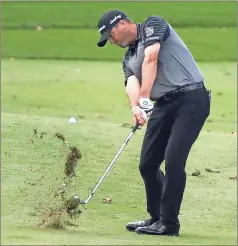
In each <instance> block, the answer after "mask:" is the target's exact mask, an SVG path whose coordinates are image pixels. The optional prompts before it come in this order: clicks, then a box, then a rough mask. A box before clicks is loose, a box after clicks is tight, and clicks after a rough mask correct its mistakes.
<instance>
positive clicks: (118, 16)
mask: <svg viewBox="0 0 238 246" xmlns="http://www.w3.org/2000/svg"><path fill="white" fill-rule="evenodd" d="M117 19H121V15H117V16H115V17H114V18H113V19H112V20H111V21H110V24H112V23H113V22H115V21H116V20H117Z"/></svg>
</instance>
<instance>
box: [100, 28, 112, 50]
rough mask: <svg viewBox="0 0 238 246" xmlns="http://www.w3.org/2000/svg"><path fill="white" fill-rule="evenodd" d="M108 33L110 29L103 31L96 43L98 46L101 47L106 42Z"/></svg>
mask: <svg viewBox="0 0 238 246" xmlns="http://www.w3.org/2000/svg"><path fill="white" fill-rule="evenodd" d="M110 33H111V30H107V31H106V32H104V33H103V35H102V36H101V37H100V39H99V41H98V43H97V46H98V47H103V46H104V45H105V44H106V43H107V40H108V37H109V35H110Z"/></svg>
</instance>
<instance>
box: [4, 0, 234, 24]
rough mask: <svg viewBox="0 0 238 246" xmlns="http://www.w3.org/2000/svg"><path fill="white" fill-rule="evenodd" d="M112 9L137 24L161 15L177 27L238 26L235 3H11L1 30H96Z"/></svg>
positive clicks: (5, 6)
mask: <svg viewBox="0 0 238 246" xmlns="http://www.w3.org/2000/svg"><path fill="white" fill-rule="evenodd" d="M109 9H120V10H122V11H125V12H126V13H127V14H128V15H129V17H130V18H131V19H132V20H133V21H136V22H143V21H144V20H145V19H146V18H147V17H148V16H149V15H160V16H161V17H163V18H165V19H167V21H169V22H170V23H171V24H172V25H173V26H176V27H193V26H200V27H236V3H235V2H150V3H149V4H148V3H146V2H125V1H124V2H111V3H110V2H47V1H44V2H21V3H18V2H8V1H4V2H3V3H2V28H3V29H5V28H32V27H34V26H36V25H42V26H43V27H45V28H52V27H53V28H62V27H67V28H93V29H94V28H96V26H97V22H98V19H99V17H100V16H101V14H102V13H103V12H105V11H107V10H109Z"/></svg>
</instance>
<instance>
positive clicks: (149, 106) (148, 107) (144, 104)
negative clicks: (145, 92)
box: [139, 97, 154, 118]
mask: <svg viewBox="0 0 238 246" xmlns="http://www.w3.org/2000/svg"><path fill="white" fill-rule="evenodd" d="M139 106H140V108H141V109H142V110H143V111H144V112H145V113H146V115H147V118H149V117H150V115H151V113H152V110H153V108H154V105H153V103H152V102H151V101H150V99H149V98H148V97H142V98H140V99H139Z"/></svg>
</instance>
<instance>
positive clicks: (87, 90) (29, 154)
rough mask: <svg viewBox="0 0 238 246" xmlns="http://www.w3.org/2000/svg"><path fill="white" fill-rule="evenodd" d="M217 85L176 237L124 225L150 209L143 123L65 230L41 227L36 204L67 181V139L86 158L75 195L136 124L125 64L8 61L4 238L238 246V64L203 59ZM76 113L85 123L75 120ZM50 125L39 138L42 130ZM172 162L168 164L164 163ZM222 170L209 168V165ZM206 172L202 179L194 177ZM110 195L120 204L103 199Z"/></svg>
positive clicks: (84, 191) (191, 163)
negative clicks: (142, 159)
mask: <svg viewBox="0 0 238 246" xmlns="http://www.w3.org/2000/svg"><path fill="white" fill-rule="evenodd" d="M198 65H199V67H200V68H201V71H202V72H203V74H204V76H205V82H206V85H207V87H208V88H209V89H211V90H212V106H211V115H210V116H209V118H208V120H207V122H206V124H205V126H204V129H203V131H202V132H201V134H200V136H199V138H198V140H197V142H196V143H195V144H194V146H193V148H192V150H191V154H190V156H189V159H188V162H187V169H186V171H187V187H186V192H185V195H184V201H183V204H182V208H181V213H180V221H181V232H180V233H181V236H180V237H178V238H174V237H173V238H171V237H157V236H148V235H137V234H135V233H131V232H128V231H126V229H125V224H126V223H128V222H129V221H132V220H138V219H144V218H146V217H147V213H146V211H145V203H146V201H145V193H144V186H143V181H142V179H141V177H140V174H139V170H138V161H139V156H140V148H141V142H142V139H143V135H144V131H145V127H144V128H142V129H141V130H138V131H137V132H136V134H135V136H134V137H133V138H132V139H131V141H130V142H129V143H128V145H127V147H126V148H125V150H124V151H123V152H122V154H121V156H120V157H119V159H118V161H117V163H116V164H115V166H114V167H113V168H112V170H111V171H110V173H109V175H108V176H107V177H106V179H105V180H104V182H103V183H102V185H101V186H100V188H99V189H98V191H97V192H96V194H95V196H94V197H93V198H92V200H91V201H90V203H89V204H88V205H86V206H85V207H82V214H81V215H80V216H79V217H78V218H77V220H75V221H74V220H73V221H72V222H73V223H74V224H75V226H72V225H71V226H70V225H68V226H67V227H66V229H65V230H53V229H42V228H39V227H37V222H38V221H39V219H40V218H39V217H38V216H37V215H36V214H35V211H36V209H37V210H39V209H41V208H43V207H44V203H46V202H49V201H50V199H52V197H51V196H50V195H49V194H50V193H49V190H50V189H51V188H52V187H55V186H57V185H59V184H60V182H61V178H62V170H63V168H64V163H65V159H66V153H67V151H68V145H67V144H64V143H63V142H62V141H59V139H57V138H55V137H54V136H55V133H56V132H61V133H62V134H63V135H64V136H65V137H66V140H67V141H68V143H69V145H70V146H73V145H75V146H78V147H79V148H80V150H81V151H82V156H83V157H82V159H81V160H80V163H79V166H77V169H76V175H77V177H76V179H75V180H74V184H73V185H74V186H73V187H74V189H73V190H72V195H74V194H75V193H78V194H79V195H80V197H82V198H83V199H85V198H87V196H88V194H89V193H90V191H91V189H92V188H93V187H94V186H95V184H96V182H97V181H98V179H99V178H100V176H101V175H102V174H103V172H104V170H105V169H106V168H107V166H108V164H109V163H110V162H111V160H112V158H113V157H114V155H115V153H116V152H117V150H118V149H119V147H120V146H121V144H122V142H123V141H124V140H125V138H126V137H127V135H128V134H129V132H130V129H129V128H126V127H122V124H123V123H129V124H132V119H131V109H130V107H129V104H128V100H127V97H126V94H125V89H124V84H123V80H124V77H123V72H122V69H121V63H119V62H99V61H98V62H96V61H94V62H92V61H91V62H90V61H63V60H61V61H56V60H21V59H14V58H11V59H3V60H2V64H1V67H2V71H1V72H2V73H1V77H2V78H1V79H2V114H1V116H2V126H1V131H2V197H1V198H2V235H1V238H2V244H5V245H6V244H18V245H19V244H23V245H33V244H38V245H50V244H51V245H52V244H53V245H59V244H61V245H62V244H67V245H83V244H84V245H92V244H93V245H96V244H97V245H99V244H101V245H185V244H187V245H189V244H190V245H191V244H203V245H218V244H219V245H235V244H237V237H236V230H237V225H236V223H237V222H236V221H237V213H236V212H237V211H236V195H237V194H236V192H237V190H236V189H237V181H236V180H234V179H231V177H234V176H236V175H237V167H236V156H237V150H236V148H237V144H236V141H237V135H236V128H237V122H236V104H237V99H236V91H237V85H236V81H237V77H236V76H237V71H236V63H235V62H219V63H218V62H203V63H202V62H201V63H199V64H198ZM70 116H76V117H78V118H79V122H78V123H77V124H75V125H69V124H68V118H69V117H70ZM34 128H37V131H38V133H41V132H44V133H46V134H45V135H44V137H43V138H42V139H41V138H39V137H36V136H34V134H33V133H34V131H33V129H34ZM163 168H164V165H163ZM206 168H209V169H211V170H219V172H208V171H206V170H205V169H206ZM197 170H199V171H200V172H201V175H200V176H199V177H196V176H192V175H191V174H192V173H193V172H194V171H197ZM105 197H111V198H112V203H110V204H105V203H103V202H102V201H103V198H105Z"/></svg>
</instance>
